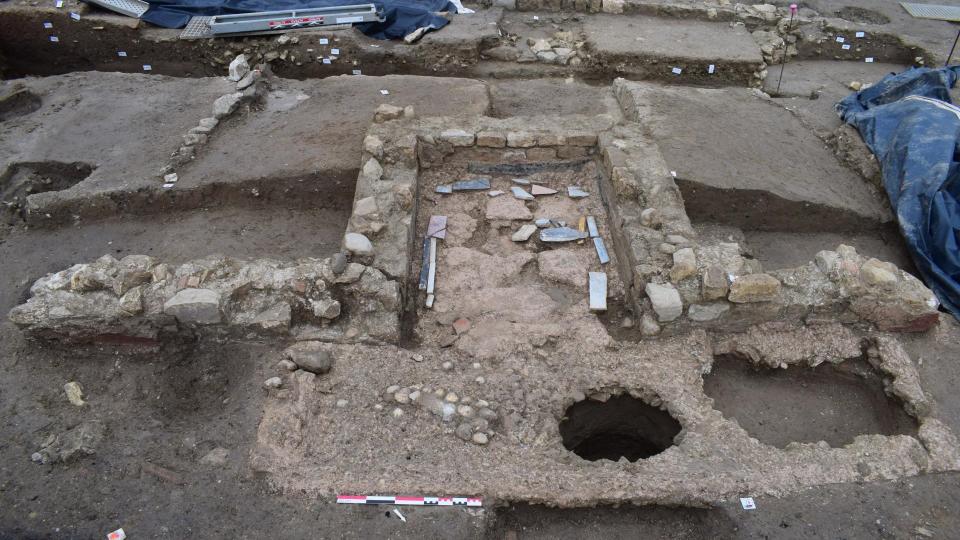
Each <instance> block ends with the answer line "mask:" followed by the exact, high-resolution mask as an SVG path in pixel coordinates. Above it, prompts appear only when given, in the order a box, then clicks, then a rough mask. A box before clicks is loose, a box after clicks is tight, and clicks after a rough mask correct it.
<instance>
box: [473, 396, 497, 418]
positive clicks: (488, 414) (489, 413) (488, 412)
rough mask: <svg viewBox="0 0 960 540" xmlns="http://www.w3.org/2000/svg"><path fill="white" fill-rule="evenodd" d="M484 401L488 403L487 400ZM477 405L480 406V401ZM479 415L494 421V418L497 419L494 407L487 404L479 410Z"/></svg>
mask: <svg viewBox="0 0 960 540" xmlns="http://www.w3.org/2000/svg"><path fill="white" fill-rule="evenodd" d="M484 403H486V402H484ZM477 406H478V407H479V406H480V402H479V401H478V402H477ZM477 415H478V416H479V417H480V418H483V419H484V420H486V421H488V422H493V421H494V420H496V419H497V413H496V412H494V410H493V409H490V408H489V407H487V406H485V405H484V406H483V407H481V408H480V410H479V411H478V412H477Z"/></svg>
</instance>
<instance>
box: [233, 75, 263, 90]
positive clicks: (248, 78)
mask: <svg viewBox="0 0 960 540" xmlns="http://www.w3.org/2000/svg"><path fill="white" fill-rule="evenodd" d="M257 79H258V76H257V72H256V71H251V72H249V73H247V74H246V75H244V76H243V78H241V79H240V80H239V81H237V90H246V89H247V88H250V87H251V86H253V83H255V82H257Z"/></svg>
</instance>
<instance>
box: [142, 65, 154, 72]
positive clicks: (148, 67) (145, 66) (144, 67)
mask: <svg viewBox="0 0 960 540" xmlns="http://www.w3.org/2000/svg"><path fill="white" fill-rule="evenodd" d="M143 70H144V71H151V70H153V66H151V65H150V64H144V65H143Z"/></svg>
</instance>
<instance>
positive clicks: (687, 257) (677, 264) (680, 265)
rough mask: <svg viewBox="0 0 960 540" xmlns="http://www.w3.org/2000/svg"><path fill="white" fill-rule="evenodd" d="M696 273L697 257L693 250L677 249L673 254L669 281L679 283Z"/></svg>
mask: <svg viewBox="0 0 960 540" xmlns="http://www.w3.org/2000/svg"><path fill="white" fill-rule="evenodd" d="M696 273H697V256H696V255H695V254H694V252H693V248H683V249H678V250H677V251H675V252H674V253H673V268H671V269H670V281H672V282H674V283H679V282H681V281H683V280H684V279H687V278H688V277H690V276H692V275H694V274H696Z"/></svg>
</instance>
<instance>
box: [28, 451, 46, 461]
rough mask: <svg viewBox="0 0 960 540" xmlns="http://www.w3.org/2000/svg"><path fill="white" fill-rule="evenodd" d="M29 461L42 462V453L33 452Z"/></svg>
mask: <svg viewBox="0 0 960 540" xmlns="http://www.w3.org/2000/svg"><path fill="white" fill-rule="evenodd" d="M30 461H32V462H34V463H43V454H41V453H40V452H34V453H32V454H30Z"/></svg>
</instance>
